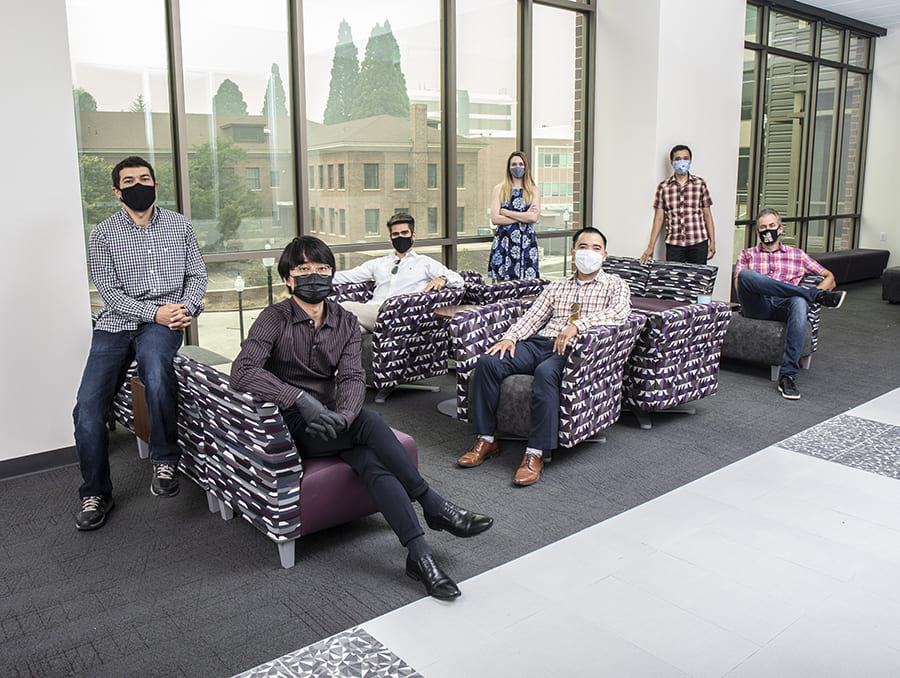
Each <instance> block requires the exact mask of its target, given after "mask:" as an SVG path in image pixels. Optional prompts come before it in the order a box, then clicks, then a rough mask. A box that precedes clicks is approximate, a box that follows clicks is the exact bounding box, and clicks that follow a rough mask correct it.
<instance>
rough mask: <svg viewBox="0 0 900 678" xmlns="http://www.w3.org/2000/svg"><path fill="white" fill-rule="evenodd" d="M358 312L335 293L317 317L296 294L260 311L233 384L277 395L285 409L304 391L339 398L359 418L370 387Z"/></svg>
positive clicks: (343, 410) (339, 405)
mask: <svg viewBox="0 0 900 678" xmlns="http://www.w3.org/2000/svg"><path fill="white" fill-rule="evenodd" d="M359 343H360V333H359V324H358V323H357V322H356V316H355V315H353V314H352V313H350V312H348V311H345V310H344V309H343V308H341V307H340V306H339V305H338V304H336V303H335V302H333V301H331V300H330V299H326V300H325V317H324V318H323V319H322V323H321V325H319V328H318V329H316V323H315V321H314V320H313V319H312V318H310V317H309V316H308V315H307V314H306V312H305V311H304V310H303V309H302V308H300V304H298V303H297V302H296V301H294V298H293V297H290V298H288V299H285V300H284V301H281V302H279V303H277V304H273V305H272V306H269V307H267V308H265V309H263V311H262V313H260V314H259V317H258V318H257V319H256V322H254V323H253V326H252V327H251V328H250V331H249V332H248V334H247V338H246V339H245V340H244V343H243V344H242V345H241V352H240V354H238V357H237V358H235V360H234V363H233V364H232V366H231V387H232V388H234V389H237V390H240V391H249V392H250V393H253V394H254V395H256V396H259V397H260V398H265V399H266V400H269V401H272V402H273V403H275V404H276V405H278V407H280V408H281V409H282V410H284V409H287V408H288V407H290V406H291V405H293V404H294V401H295V400H297V398H298V397H299V396H300V393H301V392H302V391H308V392H309V393H310V395H312V396H314V397H315V398H316V400H318V401H319V402H321V403H330V402H331V401H335V403H336V405H335V409H336V410H337V412H338V413H339V414H341V415H343V416H344V417H345V418H346V419H347V421H348V422H352V421H353V420H354V419H356V416H357V415H358V414H359V412H360V410H361V409H362V404H363V398H364V397H365V393H366V376H365V372H364V371H363V368H362V361H361V358H360V347H359Z"/></svg>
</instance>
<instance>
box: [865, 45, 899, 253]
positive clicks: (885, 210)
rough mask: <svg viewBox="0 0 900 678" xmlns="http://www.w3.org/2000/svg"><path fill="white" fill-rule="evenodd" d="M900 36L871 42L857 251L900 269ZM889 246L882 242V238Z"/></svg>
mask: <svg viewBox="0 0 900 678" xmlns="http://www.w3.org/2000/svg"><path fill="white" fill-rule="evenodd" d="M898 111H900V30H897V29H895V30H892V31H890V32H889V33H888V34H887V35H886V36H885V37H883V38H878V39H877V40H876V41H875V68H874V75H873V81H872V109H871V114H870V116H869V143H868V146H867V150H866V176H865V184H864V186H863V202H862V220H861V224H860V232H859V246H860V247H871V248H876V249H888V250H890V251H891V258H890V260H889V262H888V266H898V265H900V209H898V202H897V195H898V189H900V180H898V176H900V124H898ZM882 232H884V233H886V234H887V240H884V241H882V240H881V237H880V236H881V233H882Z"/></svg>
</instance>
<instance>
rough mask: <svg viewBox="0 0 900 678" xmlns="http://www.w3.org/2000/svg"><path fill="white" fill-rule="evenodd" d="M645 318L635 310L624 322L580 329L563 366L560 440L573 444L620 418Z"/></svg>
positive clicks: (560, 442) (566, 445)
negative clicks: (625, 377) (626, 374)
mask: <svg viewBox="0 0 900 678" xmlns="http://www.w3.org/2000/svg"><path fill="white" fill-rule="evenodd" d="M644 322H645V318H644V316H642V315H640V314H637V313H633V314H632V315H631V316H629V318H628V319H627V320H626V321H625V323H624V324H622V325H604V326H601V327H594V328H592V329H590V330H588V331H587V332H579V333H578V334H576V335H575V338H574V339H573V341H572V349H571V351H570V352H569V357H568V359H567V360H566V366H565V367H564V368H563V374H562V383H561V384H560V391H559V400H560V415H559V444H560V445H562V446H563V447H572V446H574V445H577V444H578V443H580V442H581V441H583V440H587V439H588V438H590V437H591V436H593V435H595V434H596V433H597V432H598V431H601V430H603V429H604V428H607V427H609V426H611V425H612V424H613V423H615V421H616V420H617V419H618V418H619V414H620V412H621V407H622V374H623V370H624V367H625V361H626V360H627V359H628V355H629V354H630V353H631V349H632V348H633V347H634V344H635V341H637V338H638V335H639V334H640V331H641V328H643V326H644Z"/></svg>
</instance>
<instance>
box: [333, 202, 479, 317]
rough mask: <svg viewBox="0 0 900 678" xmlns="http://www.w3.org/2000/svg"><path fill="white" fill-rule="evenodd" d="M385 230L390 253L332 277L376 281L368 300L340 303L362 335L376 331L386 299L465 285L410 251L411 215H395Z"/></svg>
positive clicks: (413, 234)
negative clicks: (354, 318)
mask: <svg viewBox="0 0 900 678" xmlns="http://www.w3.org/2000/svg"><path fill="white" fill-rule="evenodd" d="M387 227H388V231H389V232H390V234H391V245H392V246H393V248H394V252H393V253H392V254H389V255H387V256H386V257H379V258H378V259H371V260H370V261H367V262H365V263H364V264H360V265H359V266H357V267H356V268H351V269H350V270H349V271H338V272H337V273H335V274H334V284H335V285H339V284H341V283H358V282H368V281H369V280H373V281H375V292H374V293H373V295H372V298H371V299H370V300H369V301H367V302H365V303H363V302H358V301H342V302H341V306H343V307H344V308H345V309H347V310H348V311H350V312H351V313H353V314H354V315H355V316H356V318H357V319H358V320H359V326H360V329H361V330H362V331H363V333H365V332H371V331H372V330H373V329H374V328H375V319H376V318H377V317H378V309H379V308H380V307H381V304H383V303H384V300H385V299H387V298H388V297H394V296H397V295H398V294H417V293H419V292H429V291H431V290H439V289H441V288H442V287H444V285H449V286H450V287H462V286H463V284H464V283H463V279H462V278H461V277H460V275H459V273H457V272H456V271H451V270H450V269H449V268H447V267H446V266H444V265H443V264H441V263H439V262H437V261H435V260H434V259H432V258H431V257H427V256H425V255H422V254H416V252H415V251H414V250H413V249H412V246H413V243H414V242H415V241H416V222H415V219H413V218H412V216H411V215H409V214H404V213H400V214H395V215H394V216H392V217H391V218H390V219H388V222H387Z"/></svg>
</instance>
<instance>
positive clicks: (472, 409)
mask: <svg viewBox="0 0 900 678" xmlns="http://www.w3.org/2000/svg"><path fill="white" fill-rule="evenodd" d="M554 341H555V340H554V339H550V338H548V337H539V336H531V337H529V338H528V339H523V340H522V341H518V342H516V354H515V356H510V355H509V353H506V355H505V356H504V357H503V359H502V360H501V359H500V357H499V355H498V354H494V355H487V354H485V355H482V356H481V357H480V358H479V359H478V363H477V364H476V366H475V372H474V373H473V374H472V380H471V382H470V384H469V413H470V414H471V417H472V428H473V430H474V432H475V435H493V434H494V430H495V429H496V428H497V404H498V403H499V401H500V385H501V384H502V383H503V380H504V379H506V377H508V376H510V375H513V374H532V375H534V383H533V384H532V386H531V399H530V403H529V408H530V411H531V427H530V429H529V433H528V443H527V445H528V447H533V448H535V449H538V450H554V449H556V447H557V446H558V445H559V387H560V384H561V382H562V371H563V367H565V364H566V356H565V355H559V354H558V353H554V352H553V344H554ZM566 355H568V351H567V352H566Z"/></svg>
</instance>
